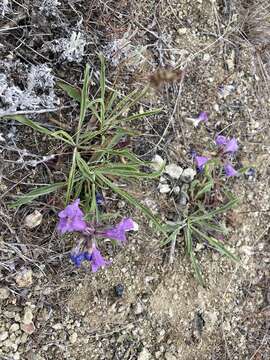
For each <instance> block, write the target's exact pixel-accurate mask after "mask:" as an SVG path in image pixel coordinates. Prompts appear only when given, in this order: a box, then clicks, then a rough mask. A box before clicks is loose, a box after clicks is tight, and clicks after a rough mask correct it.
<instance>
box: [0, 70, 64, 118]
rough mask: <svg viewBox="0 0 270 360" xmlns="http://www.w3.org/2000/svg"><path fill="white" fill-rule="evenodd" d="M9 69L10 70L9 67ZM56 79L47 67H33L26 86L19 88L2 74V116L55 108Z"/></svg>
mask: <svg viewBox="0 0 270 360" xmlns="http://www.w3.org/2000/svg"><path fill="white" fill-rule="evenodd" d="M7 69H10V67H9V66H7ZM56 104H58V99H57V97H56V95H55V93H54V77H53V75H52V74H51V70H50V68H48V67H47V65H37V66H35V65H33V66H32V67H31V68H30V71H29V73H28V74H26V80H25V86H24V87H23V86H18V85H16V84H14V83H13V82H12V80H9V79H8V78H7V75H6V74H5V73H0V115H3V114H8V113H13V112H16V111H19V110H37V109H43V108H51V107H55V105H56Z"/></svg>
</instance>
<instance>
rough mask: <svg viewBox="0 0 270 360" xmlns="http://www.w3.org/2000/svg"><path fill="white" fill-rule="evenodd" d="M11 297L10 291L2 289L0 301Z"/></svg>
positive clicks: (0, 289) (0, 290)
mask: <svg viewBox="0 0 270 360" xmlns="http://www.w3.org/2000/svg"><path fill="white" fill-rule="evenodd" d="M8 297H9V290H8V288H7V287H2V288H0V300H6V299H7V298H8Z"/></svg>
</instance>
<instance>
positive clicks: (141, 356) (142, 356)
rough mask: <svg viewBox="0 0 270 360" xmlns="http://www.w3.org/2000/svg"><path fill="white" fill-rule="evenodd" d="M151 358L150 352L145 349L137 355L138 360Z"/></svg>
mask: <svg viewBox="0 0 270 360" xmlns="http://www.w3.org/2000/svg"><path fill="white" fill-rule="evenodd" d="M151 357H152V356H151V354H150V352H149V351H148V350H147V349H146V348H144V349H142V351H141V352H140V353H139V356H138V360H151Z"/></svg>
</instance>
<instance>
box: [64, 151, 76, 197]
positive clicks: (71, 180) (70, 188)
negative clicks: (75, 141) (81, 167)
mask: <svg viewBox="0 0 270 360" xmlns="http://www.w3.org/2000/svg"><path fill="white" fill-rule="evenodd" d="M76 157H77V148H75V149H74V151H73V156H72V164H71V168H70V171H69V176H68V182H67V193H66V204H68V203H69V201H70V198H71V193H72V191H73V185H74V179H75V172H76Z"/></svg>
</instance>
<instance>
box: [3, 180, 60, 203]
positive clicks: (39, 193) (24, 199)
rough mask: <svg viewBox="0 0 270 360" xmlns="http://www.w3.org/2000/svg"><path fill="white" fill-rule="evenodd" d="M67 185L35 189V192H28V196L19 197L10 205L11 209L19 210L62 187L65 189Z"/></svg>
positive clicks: (56, 184)
mask: <svg viewBox="0 0 270 360" xmlns="http://www.w3.org/2000/svg"><path fill="white" fill-rule="evenodd" d="M65 185H66V183H65V182H60V183H55V184H51V185H44V186H42V187H40V188H38V189H34V190H32V191H30V192H28V193H27V194H24V195H21V196H18V198H17V200H16V201H14V202H13V203H11V204H10V205H9V207H10V208H17V207H20V206H22V205H25V204H29V203H30V202H32V201H33V200H35V199H36V198H38V197H40V196H43V195H48V194H50V193H52V192H55V191H57V190H59V189H61V188H62V187H64V186H65Z"/></svg>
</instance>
